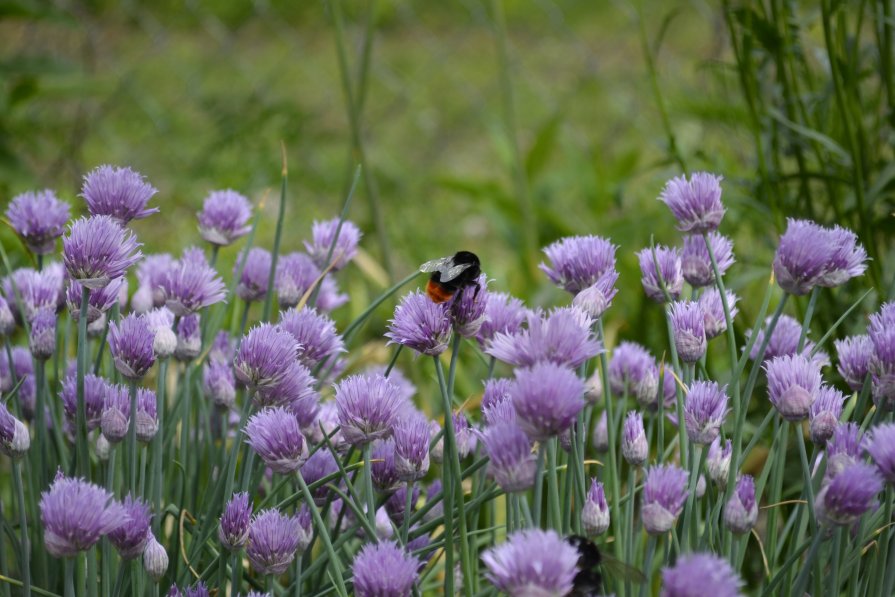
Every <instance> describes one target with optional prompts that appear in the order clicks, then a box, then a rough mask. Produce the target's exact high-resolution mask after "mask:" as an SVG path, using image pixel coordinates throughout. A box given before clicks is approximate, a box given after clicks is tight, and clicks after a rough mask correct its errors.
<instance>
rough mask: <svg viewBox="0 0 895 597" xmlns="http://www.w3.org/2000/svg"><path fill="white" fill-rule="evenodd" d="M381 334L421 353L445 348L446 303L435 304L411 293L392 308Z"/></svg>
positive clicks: (448, 331)
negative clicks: (385, 328) (387, 323)
mask: <svg viewBox="0 0 895 597" xmlns="http://www.w3.org/2000/svg"><path fill="white" fill-rule="evenodd" d="M388 329H389V331H388V332H386V334H385V337H386V338H388V339H389V344H402V345H404V346H407V347H409V348H412V349H413V350H415V351H417V352H420V353H422V354H426V355H430V356H436V355H439V354H441V353H443V352H444V351H445V350H447V347H448V342H449V341H450V339H451V329H452V326H451V317H450V311H449V310H448V307H447V304H435V303H433V302H432V301H431V300H430V299H429V297H427V296H426V295H425V294H422V293H421V292H412V293H410V294H408V295H406V296H405V297H404V298H403V299H401V303H400V304H399V305H398V306H397V307H395V316H394V319H391V320H390V321H389V326H388Z"/></svg>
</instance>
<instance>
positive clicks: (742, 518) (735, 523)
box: [724, 475, 758, 535]
mask: <svg viewBox="0 0 895 597" xmlns="http://www.w3.org/2000/svg"><path fill="white" fill-rule="evenodd" d="M756 520H758V504H756V503H755V480H754V479H753V478H752V475H743V476H742V477H740V478H739V479H737V486H736V491H734V492H733V495H731V496H730V499H729V500H727V504H725V506H724V526H726V527H727V529H728V530H729V531H731V532H732V533H735V534H737V535H742V534H743V533H748V532H749V531H751V530H752V527H754V526H755V521H756Z"/></svg>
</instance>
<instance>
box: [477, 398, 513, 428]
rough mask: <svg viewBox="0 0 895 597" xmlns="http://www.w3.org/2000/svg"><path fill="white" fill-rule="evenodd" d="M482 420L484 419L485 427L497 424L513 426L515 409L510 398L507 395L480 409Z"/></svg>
mask: <svg viewBox="0 0 895 597" xmlns="http://www.w3.org/2000/svg"><path fill="white" fill-rule="evenodd" d="M482 418H484V419H485V423H486V424H487V425H497V424H498V423H512V424H514V425H515V424H516V408H515V407H514V406H513V399H512V397H511V396H510V395H509V394H507V395H506V396H504V397H501V398H498V399H497V400H495V401H493V402H491V403H490V404H489V405H488V406H485V407H484V408H482Z"/></svg>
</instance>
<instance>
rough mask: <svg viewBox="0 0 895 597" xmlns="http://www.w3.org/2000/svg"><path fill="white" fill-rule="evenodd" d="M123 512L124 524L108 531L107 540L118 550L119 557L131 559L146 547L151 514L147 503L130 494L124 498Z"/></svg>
mask: <svg viewBox="0 0 895 597" xmlns="http://www.w3.org/2000/svg"><path fill="white" fill-rule="evenodd" d="M124 514H125V519H124V524H122V525H121V526H119V527H118V528H117V529H115V530H113V531H110V532H109V541H111V542H112V545H114V546H115V549H117V550H118V555H120V556H121V559H123V560H133V559H134V558H137V557H139V556H140V555H142V553H143V548H144V547H146V540H147V539H148V536H149V534H150V533H149V524H150V523H151V522H152V515H151V514H150V513H149V505H148V504H146V503H145V502H144V501H143V500H142V499H140V498H137V499H134V498H133V496H131V495H130V494H128V496H127V497H126V498H124Z"/></svg>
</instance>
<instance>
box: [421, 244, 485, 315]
mask: <svg viewBox="0 0 895 597" xmlns="http://www.w3.org/2000/svg"><path fill="white" fill-rule="evenodd" d="M420 271H421V272H425V273H430V272H431V274H432V275H431V276H429V282H428V283H427V284H426V294H427V295H429V298H430V299H432V302H434V303H446V302H447V301H449V300H451V299H452V298H453V297H454V295H455V294H456V293H457V291H458V290H460V289H462V288H468V287H474V288H475V294H474V295H473V299H475V298H476V297H478V295H479V291H480V290H481V286H480V285H479V281H478V280H479V276H480V275H481V273H482V268H481V264H480V262H479V258H478V256H477V255H476V254H475V253H470V252H469V251H458V252H457V253H455V254H454V255H452V256H450V257H442V258H441V259H433V260H432V261H427V262H426V263H424V264H422V265H421V266H420Z"/></svg>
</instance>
